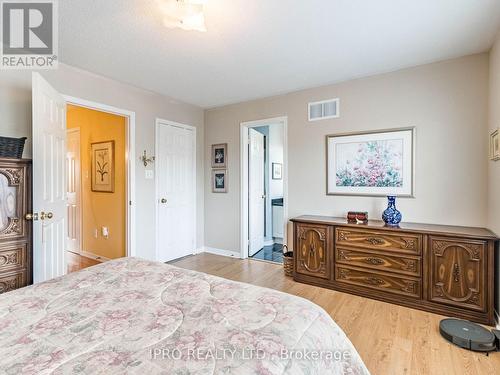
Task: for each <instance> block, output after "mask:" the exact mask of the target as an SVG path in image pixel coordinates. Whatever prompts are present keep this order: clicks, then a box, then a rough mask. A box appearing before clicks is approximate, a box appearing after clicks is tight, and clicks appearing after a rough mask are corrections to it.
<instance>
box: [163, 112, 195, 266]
mask: <svg viewBox="0 0 500 375" xmlns="http://www.w3.org/2000/svg"><path fill="white" fill-rule="evenodd" d="M162 125H168V126H175V127H178V128H182V129H187V130H191V131H192V132H193V135H194V140H193V142H194V145H193V166H192V171H193V180H194V186H193V193H192V194H193V202H194V205H193V219H194V222H193V225H194V232H193V233H194V249H193V253H194V252H196V249H197V246H198V245H197V242H198V231H197V226H196V221H197V219H196V218H197V215H196V213H197V210H198V204H197V199H196V198H197V194H196V186H197V171H196V157H197V154H196V144H197V142H198V140H197V135H196V127H195V126H191V125H186V124H181V123H180V122H175V121H170V120H165V119H162V118H158V117H157V118H156V125H155V155H157V154H158V150H159V149H160V145H159V142H158V141H159V137H158V134H159V130H160V126H162ZM159 199H160V197H159V196H158V163H155V218H156V219H155V260H158V259H159V257H158V254H159V249H160V246H159V245H160V244H159V241H158V237H159V233H160V232H159V230H158V227H159V219H160V218H159V210H158V209H159V207H158V200H159Z"/></svg>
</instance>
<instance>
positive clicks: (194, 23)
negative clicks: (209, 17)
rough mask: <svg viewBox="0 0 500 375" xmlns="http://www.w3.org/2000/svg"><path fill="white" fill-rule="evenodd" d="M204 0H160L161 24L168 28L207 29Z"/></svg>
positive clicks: (203, 30)
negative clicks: (162, 15)
mask: <svg viewBox="0 0 500 375" xmlns="http://www.w3.org/2000/svg"><path fill="white" fill-rule="evenodd" d="M206 2H207V1H206V0H160V1H159V3H160V9H161V10H162V12H163V14H164V18H163V24H164V25H165V26H166V27H169V28H180V29H183V30H195V31H202V32H205V31H207V28H206V27H205V14H204V13H203V11H204V6H205V3H206Z"/></svg>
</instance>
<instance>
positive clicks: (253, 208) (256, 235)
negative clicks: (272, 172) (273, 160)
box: [248, 128, 266, 256]
mask: <svg viewBox="0 0 500 375" xmlns="http://www.w3.org/2000/svg"><path fill="white" fill-rule="evenodd" d="M248 139H249V141H250V145H249V146H250V147H249V150H250V151H249V153H250V155H249V158H248V216H249V218H248V226H249V228H248V229H249V231H248V233H249V241H250V243H249V247H248V256H253V255H255V253H257V252H258V251H259V250H260V249H262V248H263V247H264V212H265V211H264V210H265V199H266V196H265V193H264V135H263V134H262V133H259V132H258V131H256V130H254V129H252V128H250V129H248Z"/></svg>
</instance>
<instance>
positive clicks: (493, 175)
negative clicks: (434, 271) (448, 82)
mask: <svg viewBox="0 0 500 375" xmlns="http://www.w3.org/2000/svg"><path fill="white" fill-rule="evenodd" d="M498 128H500V32H499V34H498V36H497V38H496V42H495V44H494V45H493V48H492V49H491V51H490V101H489V132H490V133H491V132H492V131H493V130H494V129H498ZM488 227H489V228H490V229H491V230H492V231H494V232H495V233H496V234H497V235H498V236H500V161H496V162H494V161H489V163H488ZM496 263H497V265H496V270H497V275H496V280H498V283H499V284H498V285H497V292H496V294H497V297H496V306H497V307H496V309H497V311H498V310H499V304H500V253H499V252H498V249H497V256H496Z"/></svg>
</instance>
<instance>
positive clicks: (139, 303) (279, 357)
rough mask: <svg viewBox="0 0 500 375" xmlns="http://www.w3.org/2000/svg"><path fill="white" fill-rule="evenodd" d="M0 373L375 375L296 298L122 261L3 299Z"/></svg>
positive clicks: (329, 324) (316, 311)
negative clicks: (370, 373)
mask: <svg viewBox="0 0 500 375" xmlns="http://www.w3.org/2000/svg"><path fill="white" fill-rule="evenodd" d="M0 374H16V375H17V374H92V375H94V374H106V375H107V374H141V375H146V374H183V375H187V374H196V375H205V374H206V375H209V374H210V375H211V374H262V375H270V374H318V375H324V374H368V370H367V369H366V367H365V365H364V364H363V362H362V360H361V359H360V357H359V355H358V353H357V352H356V350H355V349H354V347H353V346H352V344H351V342H350V341H349V340H348V339H347V337H346V335H345V334H344V332H343V331H342V330H341V329H340V328H339V327H338V326H337V325H336V324H335V323H334V322H333V320H332V319H331V318H330V316H329V315H328V314H326V313H325V312H324V310H322V309H321V308H320V307H318V306H317V305H315V304H313V303H311V302H309V301H307V300H304V299H302V298H298V297H295V296H292V295H289V294H285V293H281V292H277V291H273V290H270V289H265V288H260V287H256V286H252V285H249V284H243V283H237V282H233V281H229V280H226V279H222V278H218V277H214V276H210V275H207V274H204V273H199V272H194V271H189V270H185V269H181V268H177V267H174V266H170V265H166V264H162V263H157V262H150V261H145V260H142V259H138V258H122V259H118V260H114V261H110V262H106V263H103V264H100V265H97V266H94V267H91V268H87V269H84V270H82V271H79V272H76V273H71V274H69V275H66V276H63V277H60V278H56V279H53V280H49V281H47V282H44V283H40V284H37V285H33V286H30V287H27V288H23V289H20V290H16V291H13V292H9V293H6V294H3V295H0Z"/></svg>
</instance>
